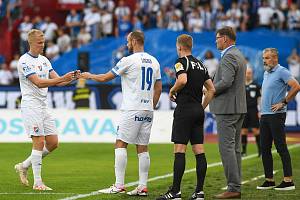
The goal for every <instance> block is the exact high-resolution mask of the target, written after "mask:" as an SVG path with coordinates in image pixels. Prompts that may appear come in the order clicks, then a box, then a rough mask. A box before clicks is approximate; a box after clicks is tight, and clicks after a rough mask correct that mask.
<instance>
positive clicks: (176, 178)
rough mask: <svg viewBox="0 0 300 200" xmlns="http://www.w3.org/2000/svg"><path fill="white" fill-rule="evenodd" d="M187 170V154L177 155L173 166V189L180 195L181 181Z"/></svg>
mask: <svg viewBox="0 0 300 200" xmlns="http://www.w3.org/2000/svg"><path fill="white" fill-rule="evenodd" d="M184 170H185V153H175V159H174V166H173V173H174V175H173V187H172V191H173V192H174V193H178V192H179V191H180V184H181V179H182V176H183V173H184Z"/></svg>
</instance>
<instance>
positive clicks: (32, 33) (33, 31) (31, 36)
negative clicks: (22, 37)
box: [27, 29, 44, 43]
mask: <svg viewBox="0 0 300 200" xmlns="http://www.w3.org/2000/svg"><path fill="white" fill-rule="evenodd" d="M36 36H44V33H43V32H42V31H41V30H38V29H31V30H30V31H29V32H28V34H27V37H28V39H27V40H28V43H32V41H33V39H34V38H35V37H36Z"/></svg>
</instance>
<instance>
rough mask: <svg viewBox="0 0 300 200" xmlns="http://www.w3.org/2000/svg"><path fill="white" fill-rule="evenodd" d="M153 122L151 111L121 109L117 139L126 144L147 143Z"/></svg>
mask: <svg viewBox="0 0 300 200" xmlns="http://www.w3.org/2000/svg"><path fill="white" fill-rule="evenodd" d="M152 122H153V111H148V110H129V111H121V117H120V121H119V125H118V128H117V139H118V140H122V141H123V142H126V143H128V144H139V145H148V144H149V139H150V134H151V127H152Z"/></svg>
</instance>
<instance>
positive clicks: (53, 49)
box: [46, 40, 59, 61]
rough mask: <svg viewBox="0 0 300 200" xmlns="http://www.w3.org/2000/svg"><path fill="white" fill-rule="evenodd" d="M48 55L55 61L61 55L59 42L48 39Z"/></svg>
mask: <svg viewBox="0 0 300 200" xmlns="http://www.w3.org/2000/svg"><path fill="white" fill-rule="evenodd" d="M46 57H47V58H48V59H49V60H50V61H53V60H55V59H57V58H58V57H59V47H58V45H57V44H55V43H53V41H52V40H50V41H48V43H47V49H46Z"/></svg>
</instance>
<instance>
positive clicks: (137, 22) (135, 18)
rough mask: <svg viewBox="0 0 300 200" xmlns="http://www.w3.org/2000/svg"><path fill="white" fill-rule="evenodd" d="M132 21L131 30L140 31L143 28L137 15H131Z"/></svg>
mask: <svg viewBox="0 0 300 200" xmlns="http://www.w3.org/2000/svg"><path fill="white" fill-rule="evenodd" d="M132 23H133V30H140V31H143V30H144V26H143V23H142V19H141V18H140V17H139V16H133V19H132Z"/></svg>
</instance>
